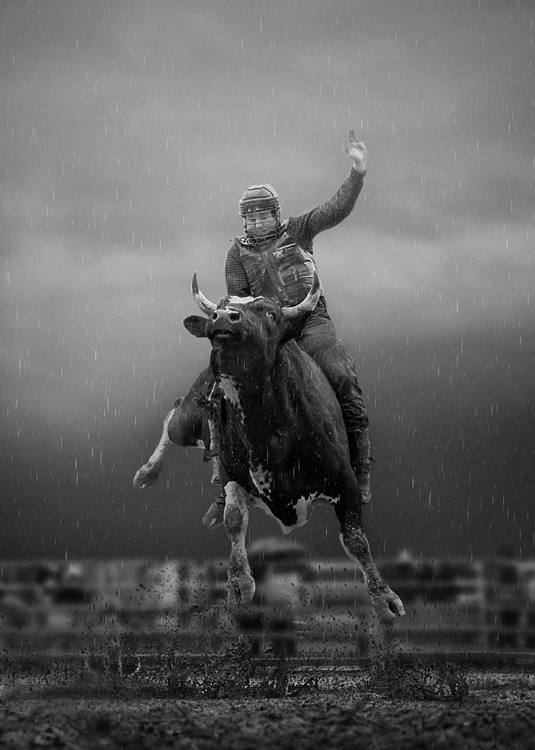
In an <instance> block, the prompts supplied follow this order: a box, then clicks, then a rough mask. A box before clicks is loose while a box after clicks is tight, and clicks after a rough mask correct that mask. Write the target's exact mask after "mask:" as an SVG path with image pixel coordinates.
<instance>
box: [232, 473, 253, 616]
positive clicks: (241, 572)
mask: <svg viewBox="0 0 535 750" xmlns="http://www.w3.org/2000/svg"><path fill="white" fill-rule="evenodd" d="M224 523H225V529H226V532H227V534H228V537H229V539H230V542H231V545H232V546H231V550H230V559H229V564H228V584H227V593H228V602H229V605H230V606H231V607H232V608H235V607H236V606H237V605H240V604H247V602H250V601H251V599H252V598H253V596H254V592H255V582H254V578H253V575H252V573H251V568H250V566H249V560H248V559H247V550H246V547H245V535H246V533H247V527H248V525H249V502H248V499H247V493H246V492H245V490H244V489H243V487H242V486H241V485H239V484H238V483H237V482H228V484H226V485H225V515H224Z"/></svg>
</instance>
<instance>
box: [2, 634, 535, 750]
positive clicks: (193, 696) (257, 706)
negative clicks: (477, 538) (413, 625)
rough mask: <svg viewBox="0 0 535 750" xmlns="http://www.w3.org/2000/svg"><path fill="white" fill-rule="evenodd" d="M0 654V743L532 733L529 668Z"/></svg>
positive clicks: (467, 744)
mask: <svg viewBox="0 0 535 750" xmlns="http://www.w3.org/2000/svg"><path fill="white" fill-rule="evenodd" d="M23 667H24V665H23V664H22V663H21V661H20V659H19V660H18V661H17V660H12V661H11V662H10V663H7V662H5V663H4V665H3V670H2V686H3V692H2V698H1V702H0V747H1V748H8V749H9V750H23V748H24V750H26V748H28V747H42V748H68V749H69V750H74V749H75V748H81V749H83V750H85V748H103V750H106V749H108V750H119V748H149V749H153V748H154V750H156V748H164V747H170V748H196V749H198V750H216V748H217V750H219V749H220V748H230V747H232V748H233V749H235V750H248V749H251V750H252V749H253V748H254V750H263V749H264V748H266V749H267V748H273V747H279V748H282V749H284V748H293V749H296V750H300V748H316V747H322V748H324V749H325V750H327V749H328V748H337V750H339V749H341V750H345V749H346V748H347V749H348V750H349V748H351V750H355V749H356V750H364V748H366V750H375V749H376V748H377V749H378V748H382V749H383V748H392V750H393V749H394V748H395V749H396V750H409V748H414V747H418V748H423V749H424V750H427V749H429V750H431V748H441V749H442V750H449V748H452V749H453V748H461V747H462V748H468V749H471V748H478V750H479V749H480V748H483V750H484V749H485V748H489V749H490V748H509V747H515V748H519V749H520V750H522V749H523V748H531V747H533V744H532V739H533V727H534V726H535V708H534V706H535V677H534V676H532V675H531V674H530V673H524V672H523V671H522V669H520V668H518V667H517V668H515V669H513V668H511V669H509V670H502V671H501V672H497V671H496V670H492V669H490V668H489V667H488V665H487V668H486V669H479V670H475V669H473V670H468V669H467V668H465V667H463V666H462V663H461V662H459V661H455V662H448V661H445V660H431V659H429V658H427V659H426V658H423V657H422V658H420V657H418V658H413V657H410V656H408V655H407V654H397V653H395V652H390V651H387V652H385V653H382V654H380V655H379V656H376V657H374V658H371V659H366V660H360V661H357V660H355V662H354V663H349V661H348V660H347V659H346V660H345V662H343V663H342V662H341V661H339V662H337V663H334V662H333V660H332V659H330V660H329V659H328V658H321V657H318V656H316V657H314V658H310V659H306V658H300V659H295V658H288V657H287V656H285V655H284V654H282V655H281V654H277V655H274V654H267V655H265V656H263V657H260V658H259V657H257V656H255V655H253V653H252V649H251V645H250V643H249V642H248V640H247V638H244V637H241V638H239V639H238V640H237V641H236V642H235V643H234V644H233V645H232V646H230V647H229V648H228V649H227V650H226V651H225V652H224V653H223V654H215V655H207V654H197V655H192V654H189V655H188V654H179V653H175V652H169V653H165V654H161V655H160V657H158V658H157V657H153V658H151V659H143V658H141V657H136V656H134V655H129V654H127V653H124V652H123V653H119V654H118V653H117V652H116V651H112V652H111V653H110V654H103V655H95V654H93V655H91V656H90V657H89V658H85V659H83V660H82V661H79V662H77V663H75V662H72V663H64V664H63V665H61V664H54V663H53V661H49V662H48V665H47V666H45V665H44V664H42V665H41V666H39V665H38V664H37V662H35V661H34V662H33V664H32V665H31V666H30V664H29V663H28V664H27V665H26V668H23Z"/></svg>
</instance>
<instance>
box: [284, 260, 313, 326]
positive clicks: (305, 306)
mask: <svg viewBox="0 0 535 750" xmlns="http://www.w3.org/2000/svg"><path fill="white" fill-rule="evenodd" d="M320 295H321V284H320V280H319V277H318V274H317V273H316V272H315V271H314V281H313V282H312V286H311V287H310V289H309V292H308V294H307V296H306V297H305V299H304V300H302V301H301V302H299V303H298V304H297V305H294V306H293V307H283V308H282V311H281V312H282V314H283V316H284V318H286V320H295V318H298V317H299V316H300V315H303V314H304V313H306V312H312V310H314V308H315V307H316V305H317V304H318V300H319V298H320Z"/></svg>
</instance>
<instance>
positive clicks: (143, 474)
mask: <svg viewBox="0 0 535 750" xmlns="http://www.w3.org/2000/svg"><path fill="white" fill-rule="evenodd" d="M181 402H182V398H180V399H177V401H176V404H175V408H174V409H171V411H170V412H169V414H168V415H167V416H166V418H165V419H164V423H163V430H162V436H161V438H160V442H159V443H158V445H157V446H156V450H155V451H154V453H153V454H152V456H151V457H150V458H149V460H148V461H147V463H146V464H143V466H142V467H141V469H138V470H137V472H136V475H135V477H134V487H135V488H136V490H144V489H146V488H147V487H150V486H151V484H154V482H155V481H156V480H157V479H158V477H159V476H160V473H161V471H162V469H163V460H164V457H165V454H166V452H167V449H168V448H169V442H170V438H169V431H168V427H169V422H170V421H171V419H172V418H173V415H174V413H175V409H178V408H180V404H181Z"/></svg>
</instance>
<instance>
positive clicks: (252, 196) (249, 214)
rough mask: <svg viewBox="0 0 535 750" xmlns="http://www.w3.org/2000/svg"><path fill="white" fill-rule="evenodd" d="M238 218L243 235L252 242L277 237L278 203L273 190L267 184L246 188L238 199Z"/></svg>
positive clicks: (278, 225)
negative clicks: (241, 224) (241, 225)
mask: <svg viewBox="0 0 535 750" xmlns="http://www.w3.org/2000/svg"><path fill="white" fill-rule="evenodd" d="M240 216H241V217H242V223H243V228H244V229H245V234H246V235H247V237H248V238H249V239H250V240H252V241H253V242H255V241H256V242H260V241H264V240H267V239H272V238H275V237H277V236H278V234H279V230H280V203H279V196H278V194H277V191H276V190H275V188H273V187H272V186H271V185H269V184H268V183H265V184H263V185H252V186H251V187H249V188H247V190H246V191H245V192H244V194H243V195H242V197H241V199H240Z"/></svg>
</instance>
